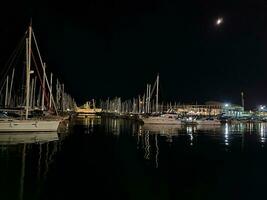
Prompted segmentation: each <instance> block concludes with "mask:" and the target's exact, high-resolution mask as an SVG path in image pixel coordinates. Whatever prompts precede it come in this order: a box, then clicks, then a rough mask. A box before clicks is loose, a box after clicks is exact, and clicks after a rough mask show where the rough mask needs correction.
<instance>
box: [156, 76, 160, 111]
mask: <svg viewBox="0 0 267 200" xmlns="http://www.w3.org/2000/svg"><path fill="white" fill-rule="evenodd" d="M158 112H159V74H158V75H157V90H156V113H158Z"/></svg>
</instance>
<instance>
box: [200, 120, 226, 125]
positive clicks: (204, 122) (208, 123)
mask: <svg viewBox="0 0 267 200" xmlns="http://www.w3.org/2000/svg"><path fill="white" fill-rule="evenodd" d="M196 123H197V124H198V125H220V124H221V122H220V121H219V120H196Z"/></svg>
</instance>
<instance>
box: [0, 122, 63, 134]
mask: <svg viewBox="0 0 267 200" xmlns="http://www.w3.org/2000/svg"><path fill="white" fill-rule="evenodd" d="M59 123H60V120H11V121H0V132H51V131H57V129H58V126H59Z"/></svg>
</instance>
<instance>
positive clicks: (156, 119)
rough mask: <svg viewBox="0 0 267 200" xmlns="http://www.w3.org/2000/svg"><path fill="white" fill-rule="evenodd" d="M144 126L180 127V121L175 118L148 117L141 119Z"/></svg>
mask: <svg viewBox="0 0 267 200" xmlns="http://www.w3.org/2000/svg"><path fill="white" fill-rule="evenodd" d="M142 120H143V122H144V124H162V125H163V124H166V125H181V124H182V122H181V120H178V119H175V118H166V117H160V116H157V117H148V118H142Z"/></svg>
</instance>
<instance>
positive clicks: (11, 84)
mask: <svg viewBox="0 0 267 200" xmlns="http://www.w3.org/2000/svg"><path fill="white" fill-rule="evenodd" d="M14 73H15V68H13V70H12V77H11V83H10V88H9V96H8V106H10V101H11V92H12V87H13V81H14Z"/></svg>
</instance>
